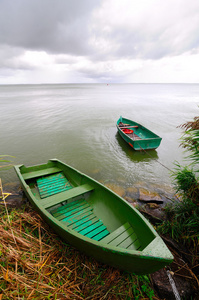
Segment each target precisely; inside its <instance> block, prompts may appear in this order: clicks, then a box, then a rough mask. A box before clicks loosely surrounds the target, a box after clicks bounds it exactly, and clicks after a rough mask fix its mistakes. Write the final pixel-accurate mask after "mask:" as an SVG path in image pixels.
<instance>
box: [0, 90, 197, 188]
mask: <svg viewBox="0 0 199 300" xmlns="http://www.w3.org/2000/svg"><path fill="white" fill-rule="evenodd" d="M198 103H199V85H169V84H167V85H161V84H157V85H156V84H152V85H150V84H149V85H147V84H113V85H109V86H107V85H104V84H78V85H75V84H65V85H64V84H62V85H18V86H17V85H11V86H0V109H1V119H0V125H1V126H0V128H1V130H0V140H1V151H0V154H9V155H12V156H14V157H15V158H13V164H25V165H34V164H40V163H44V162H46V161H47V160H48V159H50V158H58V159H60V160H62V161H64V162H65V163H67V164H69V165H72V166H73V167H75V168H77V169H78V170H80V171H82V172H84V173H86V174H88V175H91V176H92V177H94V178H95V179H97V180H99V181H101V182H105V181H106V182H108V181H111V182H115V183H117V182H120V183H121V182H122V184H123V185H124V186H125V187H126V186H127V187H128V186H131V185H132V184H134V183H135V182H137V181H144V182H150V183H156V182H160V183H161V182H168V183H169V182H170V174H169V172H168V170H167V169H165V168H163V167H162V166H161V165H160V164H158V162H157V160H158V161H160V162H161V163H162V164H164V165H166V166H167V167H169V168H173V163H174V161H176V160H177V161H179V162H182V161H183V157H184V154H183V149H181V148H180V147H179V138H180V137H181V134H182V131H181V129H180V128H177V126H178V125H180V124H182V123H185V122H186V121H189V120H192V119H193V117H195V116H196V115H198ZM120 115H122V116H124V117H126V118H129V119H133V120H135V121H136V122H138V123H141V124H143V125H144V126H145V127H147V128H149V129H150V130H151V131H153V132H155V133H157V134H158V135H159V136H161V137H162V142H161V145H160V146H159V147H158V149H157V150H151V151H149V152H147V153H148V154H146V153H145V152H138V151H134V150H133V149H132V148H131V147H129V146H128V145H127V144H126V142H125V141H123V139H122V138H121V137H120V136H119V135H118V133H117V129H116V121H117V120H118V118H119V116H120ZM1 177H2V178H3V181H4V182H5V181H11V180H16V179H17V178H16V175H15V173H14V171H13V170H9V171H3V172H1Z"/></svg>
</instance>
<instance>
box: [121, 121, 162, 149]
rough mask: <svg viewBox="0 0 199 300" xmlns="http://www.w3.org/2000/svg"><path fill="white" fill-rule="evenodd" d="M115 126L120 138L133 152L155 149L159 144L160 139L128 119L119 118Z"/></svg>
mask: <svg viewBox="0 0 199 300" xmlns="http://www.w3.org/2000/svg"><path fill="white" fill-rule="evenodd" d="M116 126H117V129H118V132H119V134H120V135H121V137H122V138H123V139H124V140H125V141H126V142H127V143H128V144H129V145H130V146H131V147H132V148H133V149H134V150H148V149H156V148H157V147H159V145H160V143H161V140H162V138H161V137H159V136H158V135H157V134H155V133H153V132H152V131H150V130H149V129H147V128H145V127H144V126H142V125H140V124H139V123H136V122H134V121H131V120H129V119H125V118H122V117H120V118H119V120H118V121H117V125H116Z"/></svg>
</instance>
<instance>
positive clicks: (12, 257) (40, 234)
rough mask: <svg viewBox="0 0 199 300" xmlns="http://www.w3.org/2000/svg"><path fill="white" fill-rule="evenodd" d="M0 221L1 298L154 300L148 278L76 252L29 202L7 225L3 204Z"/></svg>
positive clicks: (11, 215)
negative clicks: (100, 262)
mask: <svg viewBox="0 0 199 300" xmlns="http://www.w3.org/2000/svg"><path fill="white" fill-rule="evenodd" d="M0 217H1V221H0V270H1V274H2V275H1V277H0V299H34V300H35V299H111V300H112V299H144V298H146V299H154V291H153V289H152V287H151V284H150V280H149V277H148V276H134V275H133V274H129V273H125V272H121V271H119V270H117V269H114V268H111V267H108V266H105V265H102V264H99V263H97V262H96V261H94V260H93V259H92V258H89V257H86V256H85V255H83V254H81V253H79V252H78V251H77V250H76V249H74V248H73V247H71V246H69V245H68V244H66V243H64V242H62V241H61V240H60V238H59V237H58V236H57V235H55V234H54V233H53V231H52V230H51V229H50V228H49V227H48V226H47V225H46V224H45V223H44V222H43V221H42V219H41V218H40V216H39V215H38V214H37V213H36V212H34V211H33V209H32V208H31V207H30V206H29V205H28V204H26V206H24V207H23V208H21V209H18V210H12V211H9V219H10V222H8V218H7V215H6V213H5V208H4V206H1V207H0ZM11 228H12V231H11ZM13 235H14V238H13Z"/></svg>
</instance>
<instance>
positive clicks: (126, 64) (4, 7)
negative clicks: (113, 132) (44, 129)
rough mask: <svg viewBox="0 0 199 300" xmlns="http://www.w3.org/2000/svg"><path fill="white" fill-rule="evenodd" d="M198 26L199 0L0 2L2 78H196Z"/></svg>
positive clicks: (5, 80) (0, 80)
mask: <svg viewBox="0 0 199 300" xmlns="http://www.w3.org/2000/svg"><path fill="white" fill-rule="evenodd" d="M198 28H199V2H198V1H197V0H190V1H189V2H187V1H185V0H180V1H178V0H168V1H165V2H163V1H161V0H95V1H93V0H84V1H79V0H42V1H39V0H15V1H13V0H0V83H14V82H15V81H16V83H26V82H28V83H29V82H30V83H37V82H103V81H109V82H111V81H112V82H138V81H141V82H142V81H144V82H147V81H148V82H151V81H153V82H158V81H159V80H161V81H162V82H168V81H169V78H170V79H171V82H172V81H175V82H178V81H179V82H180V81H185V82H186V81H188V82H189V81H190V74H191V72H192V73H193V74H192V78H191V81H192V82H198V80H199V75H198V72H196V66H197V69H198V67H199V65H198V63H199V36H198ZM185 60H186V62H185ZM190 64H191V65H190ZM179 65H180V67H179ZM194 66H195V69H193V71H191V67H194ZM163 67H164V68H165V72H164V74H163V72H162V68H163ZM178 69H180V72H179V73H178ZM19 70H20V71H21V72H19ZM154 71H156V73H157V77H156V76H155V75H154ZM9 74H10V76H9ZM47 74H48V76H47ZM186 74H189V79H188V78H187V77H186V76H187V75H186ZM55 75H56V76H55ZM46 76H47V77H46ZM175 77H176V80H175Z"/></svg>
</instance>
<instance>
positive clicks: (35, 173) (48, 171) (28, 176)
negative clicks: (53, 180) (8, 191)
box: [23, 167, 61, 180]
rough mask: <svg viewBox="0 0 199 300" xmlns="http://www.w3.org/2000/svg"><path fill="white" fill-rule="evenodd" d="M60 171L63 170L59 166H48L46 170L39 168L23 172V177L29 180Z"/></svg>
mask: <svg viewBox="0 0 199 300" xmlns="http://www.w3.org/2000/svg"><path fill="white" fill-rule="evenodd" d="M60 172H61V170H60V169H59V168H57V167H54V168H48V169H45V170H38V171H33V172H28V173H23V178H24V180H28V179H32V178H36V177H41V176H46V175H49V174H53V173H60Z"/></svg>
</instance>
